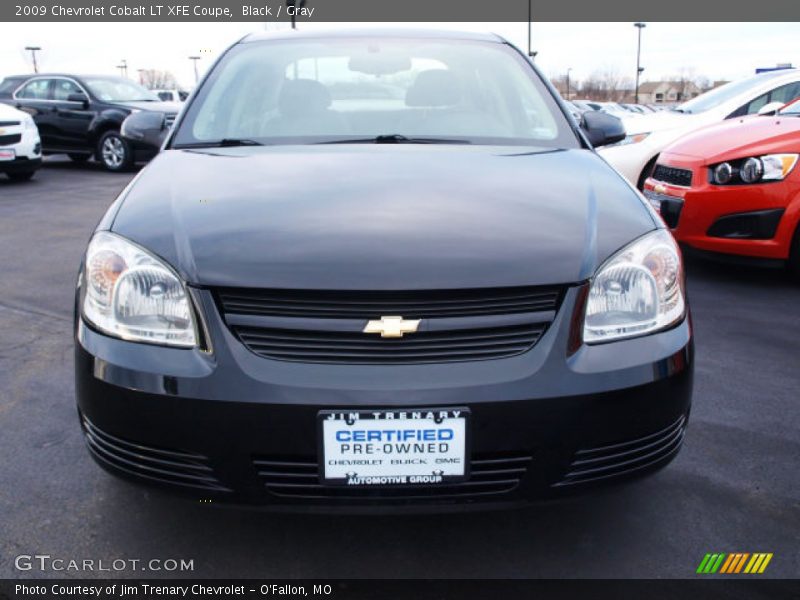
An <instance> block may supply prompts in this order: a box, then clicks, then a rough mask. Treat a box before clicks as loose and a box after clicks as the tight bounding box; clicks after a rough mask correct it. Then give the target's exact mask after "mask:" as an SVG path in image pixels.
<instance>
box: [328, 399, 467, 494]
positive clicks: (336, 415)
mask: <svg viewBox="0 0 800 600" xmlns="http://www.w3.org/2000/svg"><path fill="white" fill-rule="evenodd" d="M390 413H391V416H387V415H389V414H390ZM445 414H446V415H447V416H446V417H444V418H443V415H445ZM356 415H357V416H356ZM420 415H421V416H420ZM471 421H472V414H471V411H470V410H469V408H467V407H463V406H459V407H432V408H402V409H396V408H380V409H330V410H327V409H326V410H320V411H319V412H318V413H317V463H318V465H319V482H320V484H322V485H326V486H347V487H357V488H386V487H414V486H426V487H428V486H436V485H442V484H451V483H459V482H463V481H466V480H468V479H469V476H470V459H469V457H470V456H471V441H472V440H471ZM326 422H328V423H329V425H327V426H326ZM356 424H358V425H361V426H362V427H361V428H360V429H358V430H356V429H355V427H356ZM387 424H390V425H387ZM391 425H394V428H392V426H391ZM415 426H416V427H424V429H417V430H414V429H411V431H416V432H417V433H416V434H415V435H429V434H426V433H424V432H425V431H430V430H433V431H434V432H436V431H439V430H446V429H452V430H454V431H453V439H457V438H458V437H459V436H460V438H461V441H462V443H461V444H457V445H456V447H455V450H454V449H453V448H450V449H449V451H448V452H444V453H443V452H435V453H432V456H431V460H433V461H435V460H436V459H437V458H440V459H443V460H446V461H448V462H446V463H444V464H440V463H436V462H434V463H426V464H424V465H422V464H388V463H386V462H381V463H380V464H362V465H360V466H345V465H341V464H339V465H330V464H329V461H330V460H343V459H342V458H341V456H342V455H341V448H339V449H338V450H339V451H338V452H337V451H336V449H335V448H331V450H330V451H328V452H326V448H327V444H326V427H327V428H329V437H328V438H327V441H331V442H332V443H333V444H335V443H338V442H337V441H336V440H331V437H330V434H331V433H333V434H335V432H336V431H347V430H349V429H350V428H351V427H352V428H353V430H352V431H353V435H355V431H364V432H369V431H377V430H378V429H377V428H378V427H380V428H381V431H383V433H384V435H386V429H387V427H388V430H390V431H398V430H400V431H405V430H408V428H409V427H411V428H413V427H415ZM364 435H366V436H368V435H369V434H368V433H367V434H364ZM373 435H374V434H373ZM436 435H439V434H434V437H436ZM390 437H391V436H390ZM440 437H446V433H444V432H443V433H442V434H441V436H440ZM353 441H354V442H356V440H353ZM444 442H445V443H446V442H449V440H444ZM357 443H362V444H363V445H366V444H367V443H369V441H368V440H366V439H364V440H363V441H362V440H360V439H359V440H358V442H357ZM372 443H373V444H376V443H380V444H390V443H393V444H405V443H409V444H414V443H417V444H419V443H422V444H424V445H426V446H427V444H438V443H443V441H442V439H438V440H414V441H411V442H406V441H403V440H396V439H395V440H394V441H392V440H387V439H383V440H379V441H377V442H376V441H375V440H372ZM340 445H341V444H340ZM459 447H460V448H459ZM395 448H397V447H396V446H395ZM401 449H402V447H401ZM437 450H438V448H437ZM354 456H355V455H354ZM365 456H366V455H365ZM369 456H370V458H361V456H359V458H358V459H355V458H353V459H352V460H370V461H374V460H377V459H380V460H381V461H384V460H387V461H391V460H392V457H391V456H389V455H385V454H383V453H382V452H381V453H380V454H371V455H369ZM393 456H395V457H398V458H397V460H408V459H411V458H420V456H419V453H399V454H393ZM455 458H459V459H460V462H459V463H455V462H452V461H453V459H455ZM459 467H460V469H459ZM359 470H360V473H359ZM436 471H441V473H439V474H437V473H436Z"/></svg>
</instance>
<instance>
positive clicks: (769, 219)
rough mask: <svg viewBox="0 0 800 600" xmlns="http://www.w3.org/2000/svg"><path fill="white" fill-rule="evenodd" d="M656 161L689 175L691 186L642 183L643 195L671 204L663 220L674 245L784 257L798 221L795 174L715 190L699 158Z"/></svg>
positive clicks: (799, 186)
mask: <svg viewBox="0 0 800 600" xmlns="http://www.w3.org/2000/svg"><path fill="white" fill-rule="evenodd" d="M659 163H660V164H665V165H668V166H671V167H677V168H682V169H687V170H691V171H692V172H693V178H692V179H693V180H692V186H691V187H683V186H677V185H671V184H669V183H665V182H663V181H657V180H655V179H653V178H652V177H651V178H648V179H647V180H646V181H645V185H644V192H645V195H648V194H652V193H654V192H657V193H658V195H659V197H662V198H666V199H667V201H668V202H674V204H673V205H672V206H673V207H674V210H672V212H671V213H670V214H669V215H667V214H665V215H664V217H665V221H666V222H667V225H668V226H669V227H670V228H671V230H672V233H673V235H674V236H675V239H676V240H678V242H680V243H681V244H684V245H686V246H689V247H690V248H692V249H694V250H699V251H701V252H709V253H719V254H729V255H736V256H742V257H753V258H758V259H771V260H786V259H787V258H788V257H789V252H790V249H791V245H792V239H793V236H794V233H795V231H796V230H797V227H798V222H800V174H798V173H792V174H791V175H790V176H789V177H787V179H785V180H784V181H778V182H771V183H761V184H755V185H728V186H717V185H712V184H711V183H709V182H708V177H707V166H706V165H704V164H703V162H702V160H700V159H689V158H687V157H680V156H673V155H668V154H663V155H662V156H661V158H660V159H659ZM670 199H671V200H670ZM676 212H679V214H678V215H676V214H675V213H676Z"/></svg>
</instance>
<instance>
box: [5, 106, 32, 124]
mask: <svg viewBox="0 0 800 600" xmlns="http://www.w3.org/2000/svg"><path fill="white" fill-rule="evenodd" d="M27 114H28V113H26V112H23V111H21V110H17V109H16V108H14V107H13V106H9V105H8V104H3V103H2V102H0V119H2V120H6V119H13V120H15V121H19V120H21V119H22V117H24V116H26V115H27Z"/></svg>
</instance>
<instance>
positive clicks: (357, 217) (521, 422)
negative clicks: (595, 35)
mask: <svg viewBox="0 0 800 600" xmlns="http://www.w3.org/2000/svg"><path fill="white" fill-rule="evenodd" d="M362 81H366V82H367V83H368V84H369V85H366V86H363V87H360V86H359V85H358V84H359V82H362ZM374 81H381V82H385V83H387V84H391V87H392V88H393V89H395V88H397V89H399V90H400V92H401V93H400V94H399V95H395V94H392V95H384V94H380V95H375V94H373V91H374V88H373V86H372V82H374ZM331 89H334V90H341V89H347V94H346V95H343V96H338V97H337V95H334V94H333V93H332V92H331V91H330V90H331ZM359 89H361V90H362V92H361V93H360V94H359V93H358V90H359ZM624 135H625V134H624V131H623V128H622V126H621V123H620V122H619V120H618V119H615V118H613V117H611V116H609V115H606V114H603V113H601V112H590V113H586V114H584V115H583V117H582V125H581V126H579V125H578V123H577V122H575V121H574V120H573V119H571V118H569V116H568V115H567V113H566V112H565V109H564V107H563V105H562V104H561V100H560V98H559V97H558V93H557V92H556V91H555V90H554V89H553V88H552V87H551V86H550V84H549V83H548V82H547V79H546V78H545V77H543V76H542V74H541V73H540V72H539V71H538V70H537V69H536V67H535V66H534V65H533V64H532V63H531V61H530V60H529V59H528V57H527V56H526V55H525V54H524V53H523V52H521V51H520V50H518V49H516V48H514V47H513V46H511V45H510V44H509V43H508V42H506V41H505V40H503V39H502V38H499V37H497V36H493V35H479V34H475V33H455V32H434V31H420V32H402V31H400V32H396V33H390V32H386V31H384V30H381V31H380V33H378V32H373V31H370V30H363V29H362V30H358V31H357V32H355V33H352V34H350V33H347V32H344V31H335V32H333V31H330V32H323V31H308V32H291V33H289V32H286V33H272V34H264V33H259V34H252V35H249V36H247V37H246V38H245V39H244V40H242V41H241V42H240V43H237V44H235V45H234V46H232V47H231V48H230V49H228V50H227V51H226V52H225V53H224V55H223V56H222V57H221V58H220V60H219V61H218V62H217V63H216V64H215V66H214V67H212V69H211V71H210V72H209V73H208V74H207V75H206V77H205V79H204V80H203V81H202V82H201V83H200V87H199V88H198V90H197V91H196V93H195V94H193V96H192V98H191V99H190V100H189V103H188V105H187V106H186V108H185V109H184V110H183V111H182V113H181V115H180V117H179V118H178V120H177V121H176V123H175V126H174V127H173V130H172V132H171V133H170V134H169V137H168V138H167V141H166V145H165V148H164V150H163V151H162V152H160V153H159V154H158V156H156V157H155V159H153V161H152V162H151V163H150V164H149V165H148V166H147V168H145V169H144V170H143V171H141V172H140V174H139V176H138V177H137V178H136V179H135V180H134V181H133V182H132V183H131V185H130V186H128V188H127V189H126V191H125V192H124V194H123V195H122V196H120V198H119V199H118V200H117V202H115V203H114V204H113V205H112V207H111V208H110V209H109V210H108V212H107V213H106V215H105V217H104V218H103V219H102V220H101V222H100V224H99V226H98V227H97V229H96V231H95V233H94V235H93V237H92V238H91V241H90V242H89V245H88V248H87V251H86V255H85V258H84V261H83V263H82V265H81V267H80V275H79V277H78V282H77V288H76V291H77V296H76V298H75V306H76V307H77V311H76V314H75V319H76V322H75V325H76V328H75V331H76V337H75V374H76V390H77V401H78V408H79V413H80V421H81V426H82V429H83V433H84V435H85V437H86V441H87V446H88V449H89V452H90V453H91V454H92V456H93V457H94V458H95V459H96V460H97V462H98V463H99V464H100V465H101V466H103V467H105V468H106V469H108V470H109V471H111V472H112V473H115V474H116V475H119V476H122V477H128V478H130V479H133V480H136V481H139V482H141V483H149V484H153V485H161V486H164V487H167V488H171V489H176V490H184V491H186V492H187V493H189V494H191V495H192V496H194V498H197V497H198V496H200V497H203V498H213V499H214V500H215V502H224V501H231V502H241V503H253V504H260V505H271V506H283V507H290V508H300V507H305V508H313V509H335V508H343V509H347V510H353V509H361V510H366V509H393V510H397V509H401V508H404V507H410V506H412V505H422V506H431V505H438V506H440V507H442V508H447V507H451V508H455V507H457V506H459V505H472V506H475V505H479V504H480V503H495V504H502V505H509V504H513V503H521V502H525V501H529V500H531V499H533V498H537V497H542V496H557V495H560V494H563V493H567V492H569V491H570V490H578V489H582V488H584V489H585V488H587V487H591V486H593V485H596V484H598V483H604V482H610V481H615V480H621V479H626V478H631V477H635V476H638V475H643V474H645V473H649V472H652V471H653V470H655V469H658V468H660V467H663V466H664V465H665V464H667V463H668V462H669V461H670V460H671V459H672V458H673V457H674V456H675V455H676V453H677V452H678V450H679V448H680V446H681V442H682V439H683V435H684V429H685V427H686V423H687V419H688V417H689V408H690V403H691V389H692V361H693V351H692V329H691V326H690V318H689V311H688V306H687V303H686V298H685V291H684V289H685V287H684V274H683V267H682V261H681V255H680V252H679V250H678V247H677V245H676V243H675V242H674V240H673V238H672V236H671V235H670V233H669V231H668V230H667V229H666V228H665V227H664V224H663V223H662V221H661V219H659V218H658V215H656V214H655V213H654V212H653V211H652V210H651V209H650V207H649V206H648V205H647V204H646V203H645V202H643V201H642V199H641V197H640V196H639V194H638V193H637V192H635V191H634V190H633V189H632V188H631V186H629V185H628V184H627V183H626V182H624V181H623V180H622V179H621V178H620V177H619V176H618V174H617V173H615V172H614V170H613V169H612V168H611V167H610V166H608V164H607V163H606V162H605V161H604V160H603V159H602V158H600V157H599V156H598V155H597V154H596V153H595V151H594V149H593V148H592V143H593V144H594V145H598V146H599V145H602V144H604V143H609V142H613V141H615V140H618V139H621V138H622V137H623V136H624ZM98 365H99V366H98Z"/></svg>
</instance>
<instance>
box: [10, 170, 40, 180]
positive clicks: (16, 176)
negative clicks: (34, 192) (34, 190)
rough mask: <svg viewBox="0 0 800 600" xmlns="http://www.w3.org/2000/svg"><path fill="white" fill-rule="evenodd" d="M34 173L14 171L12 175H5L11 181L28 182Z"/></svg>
mask: <svg viewBox="0 0 800 600" xmlns="http://www.w3.org/2000/svg"><path fill="white" fill-rule="evenodd" d="M34 173H36V171H14V172H13V173H6V175H8V178H9V179H11V180H12V181H28V180H29V179H30V178H31V177H33V174H34Z"/></svg>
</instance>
